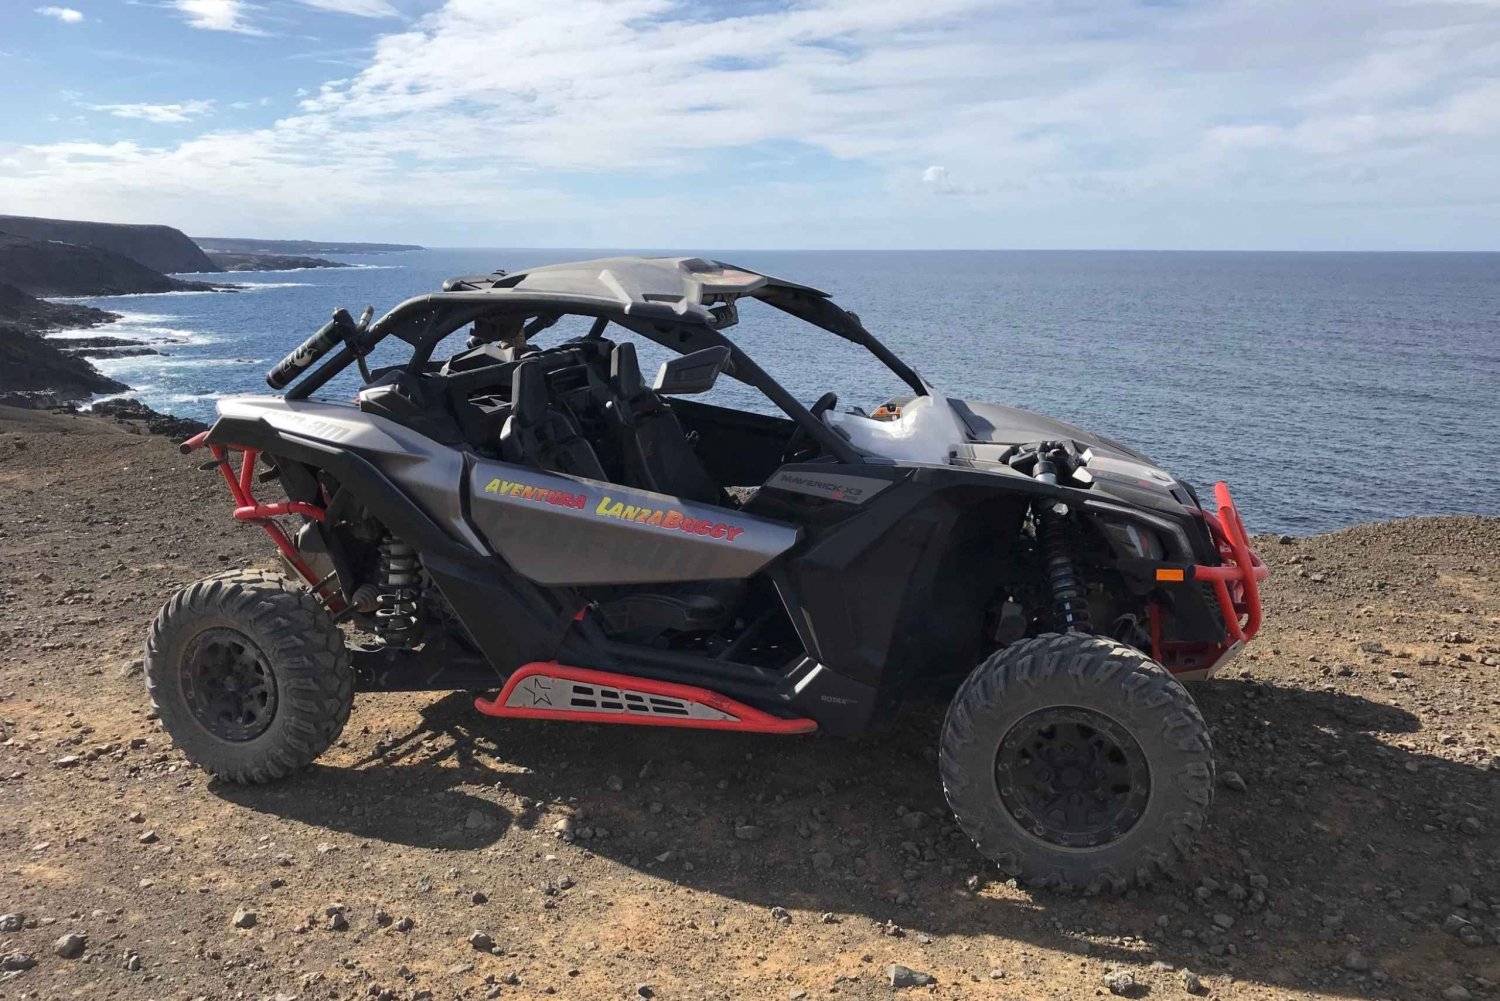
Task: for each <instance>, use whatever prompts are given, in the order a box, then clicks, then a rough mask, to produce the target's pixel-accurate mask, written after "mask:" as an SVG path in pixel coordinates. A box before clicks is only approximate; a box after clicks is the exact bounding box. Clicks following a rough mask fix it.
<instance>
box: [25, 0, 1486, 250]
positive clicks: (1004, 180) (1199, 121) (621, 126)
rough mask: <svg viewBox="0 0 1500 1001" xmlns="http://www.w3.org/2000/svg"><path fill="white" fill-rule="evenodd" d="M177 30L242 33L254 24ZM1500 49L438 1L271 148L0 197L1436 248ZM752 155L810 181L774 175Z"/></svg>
mask: <svg viewBox="0 0 1500 1001" xmlns="http://www.w3.org/2000/svg"><path fill="white" fill-rule="evenodd" d="M303 2H308V3H311V2H312V0H303ZM175 5H176V6H177V7H178V8H179V9H181V10H182V11H183V12H184V13H187V14H189V15H190V16H200V17H204V18H210V19H212V20H214V21H215V23H213V24H202V25H200V26H202V27H215V28H217V29H218V30H249V22H248V21H247V20H246V17H247V12H248V10H249V5H248V4H246V3H242V2H238V0H175ZM314 5H316V6H322V7H324V8H326V9H331V8H332V7H335V6H337V7H339V8H340V9H342V10H344V11H345V12H346V13H359V12H361V11H358V10H355V9H354V8H367V9H368V10H370V11H374V10H375V9H376V8H377V7H383V6H386V4H385V2H384V0H319V2H318V3H316V4H314ZM189 8H199V9H197V10H196V11H194V10H190V9H189ZM210 8H212V10H210ZM1329 23H1337V24H1339V25H1340V30H1339V31H1338V32H1337V33H1332V34H1331V33H1329V32H1328V31H1327V30H1326V26H1327V24H1329ZM580 25H586V26H587V30H586V31H583V30H580ZM236 26H237V27H236ZM1497 50H1500V22H1497V21H1496V19H1494V18H1493V16H1491V15H1490V12H1489V10H1488V9H1486V8H1485V7H1482V6H1480V5H1478V4H1459V3H1447V4H1445V3H1423V2H1416V0H1327V2H1326V3H1323V4H1311V5H1310V4H1306V3H1305V0H1204V2H1203V3H1199V4H1193V5H1124V6H1107V7H1103V6H1101V7H1090V6H1088V5H1085V4H1067V5H1038V4H1031V3H1025V2H1023V0H1012V2H1011V3H1010V5H1008V6H1002V7H997V6H996V4H995V3H993V2H992V0H933V2H928V3H924V4H912V3H910V2H909V0H806V2H804V3H801V4H798V5H796V6H793V7H789V8H779V9H774V10H766V9H765V8H761V12H759V13H752V14H743V15H729V16H718V17H717V18H715V17H714V16H711V15H709V14H707V13H703V12H702V9H701V8H698V7H695V6H684V5H682V4H680V3H678V2H675V0H586V2H578V3H573V4H568V5H560V4H557V5H553V4H536V3H535V2H525V0H447V2H445V3H444V4H443V5H442V6H441V8H439V9H437V10H435V11H433V12H432V13H431V14H429V15H427V16H425V17H423V18H421V19H420V20H419V21H417V22H415V23H414V24H412V25H410V26H409V27H402V28H401V29H400V30H397V31H395V32H393V33H390V34H387V35H385V36H384V37H382V38H380V39H379V40H378V42H377V43H376V45H375V47H374V51H373V53H372V54H371V55H370V57H369V58H368V59H367V60H366V61H365V62H364V64H363V67H362V68H361V70H360V71H359V72H358V73H357V74H356V75H354V76H352V77H350V78H349V79H347V80H337V81H329V82H328V83H325V84H324V85H323V86H322V88H320V89H315V90H314V91H313V92H312V93H310V94H300V95H299V96H301V97H303V100H302V101H301V103H300V106H299V110H298V112H297V113H296V114H294V115H292V116H290V117H286V118H283V119H281V120H279V121H278V122H276V123H275V124H274V125H273V126H271V127H268V128H264V129H258V130H255V131H222V130H221V131H209V132H205V133H204V134H202V135H199V136H197V137H195V138H193V139H191V140H188V141H186V142H183V143H180V144H172V145H163V146H157V147H151V146H144V145H135V144H121V145H115V146H101V147H94V146H90V145H89V144H87V143H83V144H79V143H55V144H50V145H38V146H32V147H26V148H22V149H20V150H18V151H15V152H13V153H12V154H11V155H10V156H9V158H8V160H7V161H6V162H4V163H0V182H3V183H4V184H5V186H6V189H7V192H8V194H10V195H11V196H12V198H13V199H16V198H19V199H20V200H21V201H22V202H23V203H25V205H26V206H27V207H28V208H29V210H32V211H37V212H42V211H47V210H56V208H57V206H59V205H65V204H66V205H72V204H76V202H77V200H78V199H80V198H83V199H85V200H87V199H93V200H94V201H93V202H92V203H91V204H95V205H97V206H98V207H99V212H98V213H97V214H106V215H108V214H113V215H116V216H118V215H119V214H121V212H124V211H128V212H129V213H131V214H132V215H133V216H135V217H146V216H147V215H149V213H151V212H152V211H155V210H156V209H157V207H161V208H162V209H163V210H170V212H182V211H186V210H187V209H186V208H185V206H189V205H190V206H192V207H193V208H192V209H191V210H192V211H195V212H204V213H237V214H236V215H227V214H226V215H224V216H223V217H222V218H223V224H224V225H239V226H240V227H241V228H245V227H246V226H256V225H259V226H262V227H263V226H264V222H265V221H266V220H274V219H285V220H288V225H289V226H293V225H295V226H296V227H297V228H305V227H307V226H312V225H315V224H318V223H319V222H320V221H322V222H323V223H324V224H326V225H336V226H337V227H339V229H338V231H339V232H344V228H345V227H346V226H347V225H348V220H350V219H352V218H360V219H364V220H367V223H366V224H367V225H372V226H373V225H376V224H377V223H379V224H382V225H384V226H387V227H412V229H409V230H408V232H411V234H412V238H414V239H421V238H423V236H422V234H423V233H425V234H426V238H427V239H429V240H438V239H441V235H434V234H441V232H442V231H443V230H442V229H434V228H433V227H446V226H449V225H472V226H474V227H493V232H495V233H499V232H501V231H502V229H501V227H504V230H503V231H504V232H507V233H509V234H513V235H512V237H511V238H512V239H522V238H524V236H523V235H514V234H518V233H520V234H524V233H525V232H527V231H526V230H524V228H522V229H520V230H518V229H517V227H518V226H522V227H524V225H525V224H527V223H528V221H531V222H534V223H535V228H534V230H533V232H538V233H543V234H546V236H547V238H549V239H552V240H556V241H562V242H567V241H568V240H569V239H576V240H579V241H582V240H586V239H593V240H596V241H598V242H597V243H596V245H599V244H600V243H608V242H611V241H618V243H617V245H618V244H624V243H629V244H633V245H640V244H656V245H667V244H673V245H684V244H688V243H693V242H708V241H710V240H712V241H715V242H716V244H717V245H719V246H722V245H724V244H725V243H726V242H728V241H731V240H735V239H736V237H735V235H734V234H735V233H747V232H752V231H753V232H761V231H765V232H771V233H774V232H777V231H780V232H782V233H783V235H782V237H781V238H780V239H779V240H777V239H776V237H775V236H774V235H773V236H771V237H769V238H768V239H770V240H771V241H773V242H780V243H782V244H783V245H786V244H794V243H797V242H807V241H814V242H815V241H818V240H820V239H828V240H834V241H836V242H842V243H843V245H849V243H848V241H849V240H852V239H855V238H856V237H855V236H854V235H852V234H860V233H869V234H873V236H872V237H871V239H879V240H885V241H896V242H897V243H900V242H902V241H906V242H907V243H908V244H910V243H920V242H923V241H932V242H938V243H943V244H945V245H949V246H953V245H959V241H956V240H955V239H954V238H952V237H950V236H946V235H944V234H945V233H969V232H972V233H974V234H975V236H973V237H972V238H971V239H972V240H974V241H978V242H983V241H984V240H986V239H989V240H993V239H994V237H993V236H992V235H989V234H993V233H995V232H1001V231H1003V232H1005V233H1007V234H1008V238H1011V239H1021V240H1027V238H1026V237H1025V236H1024V235H1022V236H1011V235H1010V234H1016V233H1022V234H1024V232H1025V230H1024V229H1020V228H1017V227H1016V226H1011V225H1008V224H1009V223H1012V222H1017V221H1025V220H1031V221H1032V224H1033V226H1034V232H1036V233H1039V234H1043V235H1045V237H1046V238H1047V239H1048V240H1057V241H1067V242H1068V243H1069V244H1071V245H1075V246H1076V245H1082V244H1088V243H1090V242H1093V243H1096V244H1097V243H1099V242H1112V243H1115V244H1116V245H1119V244H1121V243H1125V244H1131V245H1137V246H1144V245H1152V244H1151V242H1150V240H1149V239H1147V238H1144V237H1142V236H1141V235H1139V234H1153V233H1165V234H1166V236H1165V237H1162V238H1163V239H1170V238H1171V232H1172V231H1171V229H1170V226H1171V224H1172V221H1173V220H1191V221H1192V225H1193V226H1194V227H1197V228H1196V229H1194V230H1191V231H1192V232H1201V233H1204V234H1208V235H1207V236H1204V237H1202V239H1208V240H1212V241H1215V242H1217V243H1218V244H1219V245H1226V244H1229V245H1232V244H1240V245H1246V244H1247V243H1248V242H1251V241H1254V240H1266V241H1271V242H1272V243H1274V242H1275V240H1276V236H1277V234H1276V233H1275V231H1274V227H1275V226H1277V225H1280V226H1283V227H1284V228H1285V229H1287V231H1292V230H1294V229H1296V227H1298V226H1303V225H1307V224H1308V223H1307V220H1308V219H1310V218H1312V217H1313V214H1314V213H1312V212H1310V211H1309V208H1310V207H1314V206H1326V205H1335V204H1336V205H1341V206H1348V207H1349V209H1348V211H1349V213H1350V215H1349V216H1348V218H1350V219H1356V218H1357V220H1358V221H1359V222H1360V225H1361V226H1364V227H1365V230H1366V231H1368V232H1387V233H1390V234H1392V235H1393V239H1394V238H1398V237H1401V236H1402V234H1404V233H1407V232H1417V230H1416V229H1412V228H1411V227H1410V226H1409V223H1410V221H1411V217H1410V216H1407V217H1405V218H1398V217H1397V215H1396V214H1395V213H1396V212H1397V207H1399V206H1401V205H1409V206H1416V208H1415V209H1414V211H1420V212H1425V213H1429V215H1428V216H1426V217H1425V218H1428V219H1430V220H1431V224H1430V227H1429V229H1428V230H1427V231H1425V232H1428V233H1435V234H1439V235H1441V234H1442V233H1443V232H1445V227H1446V231H1447V232H1449V233H1452V234H1454V235H1455V236H1456V237H1457V236H1465V235H1466V234H1469V233H1473V234H1481V231H1482V230H1484V229H1485V227H1489V229H1488V230H1487V231H1488V232H1489V233H1491V234H1492V233H1493V232H1494V229H1493V227H1492V224H1493V223H1494V222H1495V212H1494V211H1492V210H1491V211H1488V214H1487V213H1486V212H1484V211H1481V212H1467V213H1463V212H1459V211H1457V210H1452V211H1449V210H1448V209H1445V206H1448V205H1454V204H1459V203H1464V202H1468V203H1475V202H1477V203H1478V204H1482V205H1489V206H1494V204H1495V198H1494V195H1493V181H1492V178H1493V177H1494V176H1496V174H1497V173H1500V84H1497V83H1496V82H1495V81H1494V80H1493V76H1492V68H1493V63H1494V53H1495V52H1496V51H1497ZM767 149H770V150H774V151H776V155H774V156H773V155H764V154H763V151H764V150H767ZM788 149H790V150H792V151H793V152H792V153H790V154H785V155H784V156H783V154H784V153H785V151H786V150H788ZM747 151H749V152H753V153H755V154H756V157H754V158H755V159H757V160H762V161H766V162H769V161H772V160H775V159H777V158H778V157H781V158H783V159H786V158H790V161H791V162H793V163H801V162H809V163H812V164H813V168H812V169H807V170H803V169H797V170H793V171H789V172H785V173H783V174H781V175H772V176H769V177H762V176H758V175H756V174H754V173H753V172H751V171H749V169H748V167H747V164H748V162H749V161H750V160H751V159H752V157H750V156H749V155H748V154H747ZM789 178H790V179H789ZM625 189H628V191H629V192H630V193H629V194H628V195H626V194H622V193H620V192H621V191H622V190H625ZM225 192H233V193H234V197H233V198H227V199H226V198H225V197H224V193H225ZM934 193H940V194H945V195H955V196H959V197H953V198H945V199H941V200H937V199H932V198H930V197H926V196H928V195H931V194H934ZM169 195H170V196H169ZM736 205H742V206H745V209H744V211H739V210H737V209H735V208H734V206H736ZM726 206H729V207H730V208H729V209H728V210H726ZM112 207H113V208H112ZM1444 212H1449V214H1447V215H1444V214H1443V213H1444ZM1278 213H1279V214H1278ZM164 214H170V213H166V212H164ZM1324 218H1325V223H1326V217H1324ZM445 220H453V221H452V222H451V223H450V222H448V221H445ZM812 220H822V221H826V225H825V224H824V223H823V222H820V223H819V224H818V225H817V226H814V225H813V224H812ZM997 222H1005V223H1007V225H1006V226H1005V227H1004V228H1003V229H1002V228H1001V227H998V226H997V225H996V223H997ZM721 225H727V226H730V227H738V228H731V229H729V230H724V229H720V228H718V227H720V226H721ZM1184 226H1186V223H1184ZM415 227H427V228H426V229H424V230H417V229H415ZM922 227H928V228H925V229H924V228H922ZM1069 227H1071V228H1069ZM1152 227H1156V228H1155V229H1153V228H1152ZM940 230H941V231H940ZM1188 231H1189V230H1188V229H1186V228H1185V229H1183V230H1182V232H1188ZM553 234H558V235H553ZM568 234H573V235H572V236H569V235H568ZM1481 238H1482V239H1483V240H1488V241H1490V242H1493V237H1492V235H1491V236H1482V237H1481V235H1475V236H1474V237H1473V239H1474V240H1476V241H1477V240H1480V239H1481ZM1028 242H1029V245H1040V241H1039V240H1037V239H1030V240H1029V241H1028Z"/></svg>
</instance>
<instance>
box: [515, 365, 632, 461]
mask: <svg viewBox="0 0 1500 1001" xmlns="http://www.w3.org/2000/svg"><path fill="white" fill-rule="evenodd" d="M500 457H501V458H502V459H503V460H505V461H506V462H514V463H516V464H518V465H526V466H535V467H536V468H538V469H545V470H549V471H551V472H555V473H564V474H566V475H569V476H582V477H584V478H586V479H590V480H606V479H608V477H607V476H606V475H605V472H604V467H603V466H602V465H601V464H600V462H599V456H598V455H596V454H595V452H594V447H593V446H592V445H590V444H589V442H588V439H587V438H585V437H584V436H583V433H582V432H581V431H580V430H579V427H578V422H577V420H576V419H575V418H574V417H573V415H572V414H571V413H569V412H568V410H567V408H566V406H564V405H563V404H562V403H561V402H558V401H554V400H553V399H552V394H551V393H550V392H549V391H548V388H547V373H546V372H545V371H544V370H543V367H542V365H541V364H540V362H539V361H538V360H537V359H535V358H527V359H526V360H524V361H522V362H521V363H520V364H519V365H517V366H516V368H515V371H514V372H513V373H512V374H511V384H510V416H509V417H507V418H506V419H505V424H504V426H503V427H501V429H500Z"/></svg>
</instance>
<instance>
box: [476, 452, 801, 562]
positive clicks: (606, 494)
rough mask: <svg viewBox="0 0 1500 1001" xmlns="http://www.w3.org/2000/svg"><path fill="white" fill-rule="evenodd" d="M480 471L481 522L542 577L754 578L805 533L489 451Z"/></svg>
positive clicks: (511, 555) (499, 548)
mask: <svg viewBox="0 0 1500 1001" xmlns="http://www.w3.org/2000/svg"><path fill="white" fill-rule="evenodd" d="M470 476H471V478H470V481H469V487H470V496H471V498H472V500H471V503H470V514H471V516H472V517H473V519H474V524H475V525H477V526H478V528H479V530H480V531H481V532H482V533H483V534H484V537H485V538H486V539H487V540H489V543H490V545H491V546H493V547H494V549H495V551H496V552H498V553H499V554H500V555H501V556H503V557H505V561H506V562H507V563H509V564H510V565H511V566H512V567H514V568H515V569H516V570H517V571H518V572H520V573H522V574H524V575H525V576H527V577H529V578H531V579H532V580H534V581H536V582H537V583H539V584H548V585H567V584H646V583H669V582H672V581H686V580H719V579H730V578H736V579H737V578H745V577H750V576H752V575H754V574H755V573H756V572H758V571H759V570H760V569H761V568H763V567H764V566H765V565H766V564H767V563H769V562H771V561H772V560H774V559H775V558H776V557H778V556H780V555H781V554H782V553H784V552H786V551H787V550H788V549H790V548H792V546H794V545H795V544H796V542H797V539H798V538H799V536H800V534H801V529H799V528H797V527H795V526H792V525H785V524H782V523H781V522H778V521H771V520H769V519H766V518H757V517H755V516H754V515H750V514H746V513H745V512H743V511H737V510H733V509H730V508H722V507H715V506H714V505H711V504H698V503H694V502H693V501H686V500H682V499H680V498H677V497H669V496H667V495H665V494H657V493H651V492H650V491H646V490H636V489H634V488H631V487H622V486H619V485H617V484H614V483H601V482H598V481H596V480H585V479H581V478H577V477H571V476H562V475H559V474H557V473H549V472H542V471H541V470H537V469H531V468H529V467H524V466H514V465H510V464H509V463H504V462H494V461H491V460H488V459H481V460H479V461H478V462H476V463H475V465H474V470H473V472H472V473H471V474H470Z"/></svg>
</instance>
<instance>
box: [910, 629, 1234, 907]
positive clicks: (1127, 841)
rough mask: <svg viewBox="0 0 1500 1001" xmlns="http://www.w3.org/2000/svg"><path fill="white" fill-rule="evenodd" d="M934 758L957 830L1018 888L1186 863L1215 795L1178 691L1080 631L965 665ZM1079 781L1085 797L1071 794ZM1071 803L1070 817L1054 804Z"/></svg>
mask: <svg viewBox="0 0 1500 1001" xmlns="http://www.w3.org/2000/svg"><path fill="white" fill-rule="evenodd" d="M1080 740H1081V741H1082V743H1080ZM1065 748H1066V750H1064V749H1065ZM1054 754H1055V755H1056V757H1053V755H1054ZM1080 755H1083V756H1082V757H1080ZM1080 760H1081V761H1083V762H1085V767H1083V768H1079V767H1078V763H1079V761H1080ZM938 761H939V766H940V768H941V771H942V778H943V791H944V793H945V795H946V796H947V798H948V805H949V807H951V808H952V810H953V813H954V815H955V816H956V817H957V818H958V822H959V825H960V826H961V827H962V828H963V830H964V831H965V833H967V834H968V835H969V837H970V838H972V839H973V840H974V843H975V845H976V846H978V848H979V850H980V851H981V852H983V853H984V854H985V855H986V856H988V857H989V858H991V859H993V860H994V862H995V863H996V864H997V865H998V866H999V867H1000V868H1001V869H1002V870H1004V871H1005V872H1006V873H1008V874H1010V875H1012V876H1015V877H1016V878H1017V879H1019V880H1020V881H1021V882H1022V883H1024V884H1025V885H1028V886H1042V887H1054V888H1058V889H1065V890H1081V891H1085V892H1090V893H1093V892H1098V891H1100V890H1108V891H1113V892H1119V891H1122V890H1124V889H1126V888H1128V887H1130V886H1132V885H1138V884H1145V883H1148V882H1150V881H1151V879H1152V878H1153V877H1154V876H1155V875H1157V874H1158V873H1161V872H1165V871H1166V870H1167V869H1168V868H1169V867H1171V866H1172V865H1174V864H1175V863H1176V862H1177V861H1178V859H1180V858H1181V857H1182V856H1183V855H1184V854H1186V852H1187V851H1188V849H1189V847H1190V845H1191V844H1192V841H1193V839H1194V838H1195V837H1196V835H1197V834H1198V832H1199V831H1200V830H1201V829H1202V827H1203V821H1204V818H1205V816H1206V815H1207V812H1208V807H1209V804H1210V803H1211V802H1212V800H1213V789H1214V765H1213V749H1212V747H1211V745H1210V743H1209V737H1208V728H1207V726H1206V725H1205V724H1204V722H1203V716H1202V714H1200V713H1199V712H1198V707H1197V706H1196V705H1194V703H1193V700H1192V697H1191V696H1189V695H1188V693H1187V690H1186V689H1184V688H1183V687H1182V684H1181V683H1180V682H1178V681H1177V680H1176V679H1175V678H1173V677H1172V676H1171V675H1170V674H1168V673H1167V671H1166V670H1165V669H1164V668H1162V667H1161V665H1159V664H1157V663H1156V662H1155V661H1153V660H1152V659H1151V658H1149V657H1147V656H1146V655H1145V654H1142V653H1141V652H1140V651H1138V650H1135V649H1133V648H1132V647H1128V646H1125V645H1124V644H1121V643H1116V642H1114V641H1113V640H1107V639H1103V638H1100V637H1096V636H1088V635H1083V634H1078V633H1070V634H1063V635H1045V636H1038V637H1036V638H1034V639H1028V640H1023V641H1021V642H1019V643H1015V644H1012V645H1011V646H1009V647H1006V648H1005V649H1003V650H1000V651H998V652H996V653H995V654H994V655H992V656H991V657H990V658H989V659H987V660H986V661H985V662H984V663H982V664H980V665H979V667H977V668H975V669H974V672H973V673H972V674H970V675H969V677H968V679H967V680H965V681H964V683H963V685H962V687H960V688H959V691H958V694H957V695H955V696H954V698H953V702H952V704H951V705H950V706H949V707H948V715H947V719H946V720H945V721H944V723H943V737H942V745H941V748H940V752H939V756H938ZM1059 761H1060V762H1061V763H1062V765H1063V767H1061V768H1056V767H1052V766H1053V765H1054V764H1056V763H1057V762H1059ZM1088 762H1094V763H1095V764H1094V765H1092V766H1089V765H1088V764H1087V763H1088ZM1143 776H1144V777H1145V779H1146V780H1147V781H1146V783H1145V790H1144V794H1143V792H1142V788H1141V782H1140V780H1141V778H1142V777H1143ZM1090 780H1096V781H1097V782H1098V785H1097V788H1096V789H1095V790H1094V791H1095V792H1096V794H1097V795H1096V798H1095V799H1088V798H1086V797H1087V795H1088V790H1085V791H1084V795H1083V796H1082V797H1076V798H1075V797H1074V796H1073V794H1072V793H1071V792H1070V791H1069V790H1070V789H1073V788H1077V787H1078V785H1077V784H1078V783H1080V782H1082V783H1083V784H1084V785H1085V786H1086V785H1087V784H1088V783H1089V781H1090ZM1132 780H1134V781H1133V782H1132ZM1070 799H1071V800H1072V801H1073V802H1075V803H1076V802H1083V803H1084V804H1085V806H1083V807H1076V806H1075V807H1072V808H1071V809H1072V810H1075V811H1081V813H1070V814H1066V815H1065V813H1066V811H1067V810H1068V809H1069V808H1067V807H1059V806H1057V804H1058V803H1059V801H1060V800H1061V801H1062V802H1063V803H1067V802H1068V801H1069V800H1070ZM1101 803H1103V804H1105V805H1104V806H1102V807H1100V808H1099V809H1098V810H1097V811H1096V810H1094V809H1093V808H1094V807H1095V806H1098V805H1099V804H1101ZM1049 811H1050V812H1049ZM1018 816H1019V817H1021V818H1023V819H1018ZM1100 817H1103V818H1105V819H1104V820H1102V821H1101V820H1099V819H1098V818H1100ZM1075 820H1076V821H1077V822H1076V823H1071V824H1070V821H1075ZM1091 824H1098V825H1100V826H1098V827H1095V828H1093V829H1089V828H1090V825H1091ZM1081 829H1083V830H1082V833H1080V830H1081Z"/></svg>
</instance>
